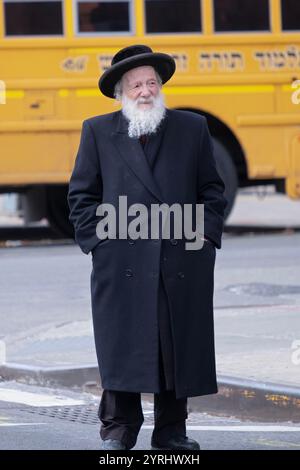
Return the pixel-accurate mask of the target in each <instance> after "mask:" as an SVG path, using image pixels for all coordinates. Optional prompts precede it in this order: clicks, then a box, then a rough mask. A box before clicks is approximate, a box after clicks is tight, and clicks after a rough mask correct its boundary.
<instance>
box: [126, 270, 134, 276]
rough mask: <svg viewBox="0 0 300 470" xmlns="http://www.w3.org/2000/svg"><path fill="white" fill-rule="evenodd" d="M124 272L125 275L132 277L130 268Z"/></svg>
mask: <svg viewBox="0 0 300 470" xmlns="http://www.w3.org/2000/svg"><path fill="white" fill-rule="evenodd" d="M125 274H126V277H132V276H133V272H132V270H131V269H126V271H125Z"/></svg>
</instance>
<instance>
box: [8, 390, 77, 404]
mask: <svg viewBox="0 0 300 470" xmlns="http://www.w3.org/2000/svg"><path fill="white" fill-rule="evenodd" d="M0 401H6V402H10V403H22V404H23V405H30V406H36V407H39V406H75V405H82V404H84V401H83V400H74V399H72V398H69V397H66V396H62V395H46V394H41V393H31V392H24V391H23V390H13V389H10V388H2V389H1V388H0Z"/></svg>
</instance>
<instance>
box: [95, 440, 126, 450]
mask: <svg viewBox="0 0 300 470" xmlns="http://www.w3.org/2000/svg"><path fill="white" fill-rule="evenodd" d="M101 450H127V448H126V446H125V444H123V443H122V442H121V441H118V440H117V439H105V441H102V445H101Z"/></svg>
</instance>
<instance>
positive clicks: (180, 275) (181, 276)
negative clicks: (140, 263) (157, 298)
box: [177, 271, 184, 279]
mask: <svg viewBox="0 0 300 470" xmlns="http://www.w3.org/2000/svg"><path fill="white" fill-rule="evenodd" d="M177 276H178V277H179V279H183V278H184V273H183V272H181V271H180V272H179V273H177Z"/></svg>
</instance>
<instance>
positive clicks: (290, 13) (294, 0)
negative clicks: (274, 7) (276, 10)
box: [281, 0, 300, 31]
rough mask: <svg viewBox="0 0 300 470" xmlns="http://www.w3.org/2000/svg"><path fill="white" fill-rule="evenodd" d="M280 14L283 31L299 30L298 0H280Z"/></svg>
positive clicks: (299, 7) (299, 9) (299, 4)
mask: <svg viewBox="0 0 300 470" xmlns="http://www.w3.org/2000/svg"><path fill="white" fill-rule="evenodd" d="M281 15H282V29H283V31H299V30H300V2H299V0H281Z"/></svg>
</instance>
